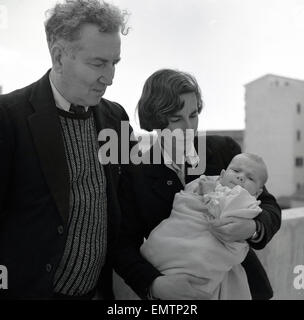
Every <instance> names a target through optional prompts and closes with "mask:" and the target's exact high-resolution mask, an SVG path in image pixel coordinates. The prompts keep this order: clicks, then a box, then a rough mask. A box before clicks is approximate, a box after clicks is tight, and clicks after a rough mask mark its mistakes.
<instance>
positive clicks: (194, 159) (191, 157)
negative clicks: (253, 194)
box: [157, 137, 200, 170]
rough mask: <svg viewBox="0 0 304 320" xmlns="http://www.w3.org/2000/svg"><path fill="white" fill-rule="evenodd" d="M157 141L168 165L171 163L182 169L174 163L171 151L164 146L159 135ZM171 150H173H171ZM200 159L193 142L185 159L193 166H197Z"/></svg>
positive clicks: (174, 166)
mask: <svg viewBox="0 0 304 320" xmlns="http://www.w3.org/2000/svg"><path fill="white" fill-rule="evenodd" d="M157 143H158V145H159V147H160V149H161V152H162V155H163V158H164V162H165V164H166V165H167V164H169V165H170V166H173V168H175V169H177V170H180V167H179V166H178V165H177V164H176V163H174V161H173V160H172V157H170V153H169V152H168V151H169V150H166V147H165V146H164V147H162V145H161V141H160V139H159V137H157ZM170 152H172V151H171V150H170ZM199 160H200V158H199V156H198V154H197V152H196V150H195V147H194V144H193V143H192V145H191V148H190V150H189V152H188V155H186V159H185V161H186V162H187V163H188V164H190V165H191V166H192V167H196V166H197V165H198V163H199Z"/></svg>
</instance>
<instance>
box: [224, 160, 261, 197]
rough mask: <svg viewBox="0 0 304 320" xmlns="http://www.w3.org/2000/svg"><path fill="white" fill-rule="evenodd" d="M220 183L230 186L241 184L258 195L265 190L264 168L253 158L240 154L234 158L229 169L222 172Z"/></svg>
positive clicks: (254, 194)
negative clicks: (263, 180) (263, 181)
mask: <svg viewBox="0 0 304 320" xmlns="http://www.w3.org/2000/svg"><path fill="white" fill-rule="evenodd" d="M220 183H221V184H222V185H223V186H227V187H230V188H233V187H235V186H236V185H239V186H241V187H243V188H244V189H246V190H247V191H248V192H249V193H250V194H251V195H253V196H255V197H258V196H259V194H260V193H261V192H262V190H263V185H262V169H261V167H260V165H259V164H258V163H256V162H255V161H253V160H252V159H250V158H248V157H246V156H244V155H238V156H236V157H234V158H233V160H232V161H231V163H230V164H229V166H228V168H227V170H226V171H225V170H223V171H222V172H221V177H220Z"/></svg>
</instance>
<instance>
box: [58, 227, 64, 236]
mask: <svg viewBox="0 0 304 320" xmlns="http://www.w3.org/2000/svg"><path fill="white" fill-rule="evenodd" d="M57 231H58V233H59V234H63V226H58V228H57Z"/></svg>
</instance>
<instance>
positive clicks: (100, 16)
mask: <svg viewBox="0 0 304 320" xmlns="http://www.w3.org/2000/svg"><path fill="white" fill-rule="evenodd" d="M46 16H47V17H48V18H47V20H46V22H45V32H46V37H47V42H48V45H49V47H51V46H52V45H53V44H54V43H55V42H56V41H57V40H59V39H62V40H66V41H69V42H72V41H75V40H78V39H79V37H80V30H81V27H82V26H83V25H84V24H87V23H91V24H94V25H96V26H97V27H98V28H99V30H100V32H106V33H112V32H121V33H122V34H127V33H128V29H126V23H127V17H128V12H127V11H121V10H120V9H118V8H117V7H116V6H113V5H111V4H108V3H106V2H104V1H98V0H65V2H64V3H57V4H56V5H55V7H54V8H52V9H50V10H48V11H47V12H46Z"/></svg>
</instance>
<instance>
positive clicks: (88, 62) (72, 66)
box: [61, 24, 121, 106]
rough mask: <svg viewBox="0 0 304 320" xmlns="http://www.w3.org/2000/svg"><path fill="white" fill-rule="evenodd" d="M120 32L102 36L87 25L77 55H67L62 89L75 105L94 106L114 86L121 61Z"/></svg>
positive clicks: (63, 59) (64, 94)
mask: <svg viewBox="0 0 304 320" xmlns="http://www.w3.org/2000/svg"><path fill="white" fill-rule="evenodd" d="M120 43H121V42H120V35H119V33H101V32H99V30H98V28H97V27H96V26H94V25H90V24H88V25H85V26H83V27H82V30H81V37H80V40H77V41H75V42H73V43H72V44H73V45H76V49H75V50H74V52H73V53H68V54H65V55H63V58H62V74H61V90H62V92H61V93H62V94H63V96H64V97H65V98H66V99H67V100H68V101H70V102H71V103H74V104H78V105H83V106H93V105H96V104H98V103H99V101H100V99H101V97H102V96H103V95H104V93H105V91H106V88H107V86H110V85H111V84H112V80H113V77H114V73H115V65H116V64H117V63H118V62H119V60H120Z"/></svg>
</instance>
